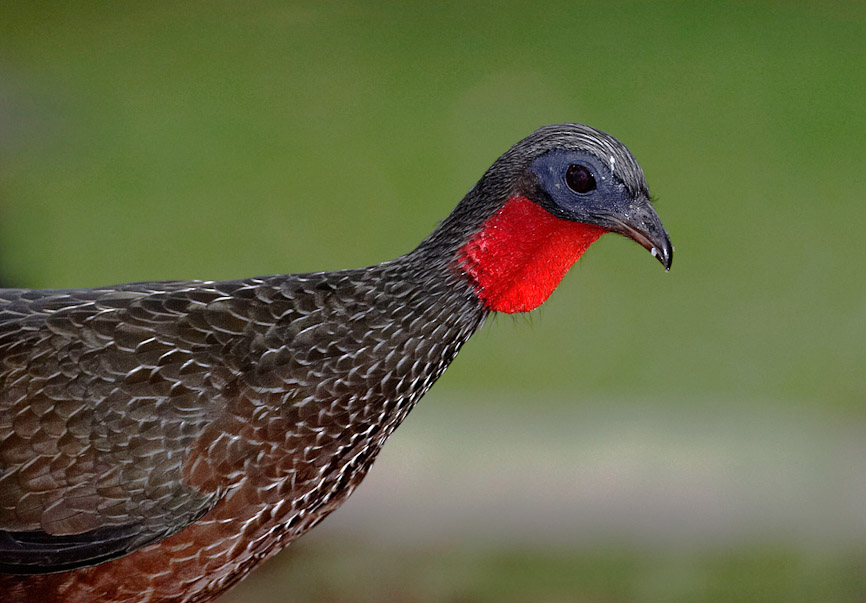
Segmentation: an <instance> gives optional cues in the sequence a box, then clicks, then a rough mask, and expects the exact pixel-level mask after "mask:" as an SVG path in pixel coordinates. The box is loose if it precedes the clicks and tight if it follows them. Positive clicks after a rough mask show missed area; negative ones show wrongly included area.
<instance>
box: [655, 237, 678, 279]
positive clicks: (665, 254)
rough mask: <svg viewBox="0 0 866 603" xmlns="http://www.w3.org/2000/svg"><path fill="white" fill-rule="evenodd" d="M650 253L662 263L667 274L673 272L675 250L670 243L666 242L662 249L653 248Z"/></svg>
mask: <svg viewBox="0 0 866 603" xmlns="http://www.w3.org/2000/svg"><path fill="white" fill-rule="evenodd" d="M650 253H651V254H652V255H653V257H654V258H656V259H657V260H658V261H659V262H660V263H661V265H662V266H664V269H665V272H670V271H671V263H672V262H673V259H674V249H673V246H672V245H671V244H670V242H669V241H664V243H663V244H662V245H661V247H656V246H653V247H652V248H651V249H650Z"/></svg>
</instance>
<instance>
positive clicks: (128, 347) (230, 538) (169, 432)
mask: <svg viewBox="0 0 866 603" xmlns="http://www.w3.org/2000/svg"><path fill="white" fill-rule="evenodd" d="M576 166H577V167H576ZM560 172H561V173H560ZM587 173H588V174H589V178H590V181H587V179H586V178H587ZM590 185H591V187H590ZM587 187H590V188H587ZM584 189H587V190H584ZM605 231H616V232H620V233H623V234H626V235H627V236H630V237H631V238H634V239H635V240H637V241H638V242H640V243H641V244H643V245H644V246H646V247H647V248H648V249H651V250H653V253H654V255H657V256H658V257H659V259H660V260H661V261H662V263H663V264H664V265H665V266H666V267H669V266H670V259H671V246H670V242H669V240H668V238H667V234H666V233H665V231H664V228H663V227H662V226H661V223H660V222H659V220H658V217H657V216H656V215H655V212H654V211H653V210H652V208H651V206H650V204H649V200H648V192H647V188H646V183H645V182H644V179H643V174H642V172H641V171H640V167H639V166H638V165H637V163H636V162H635V160H634V158H633V157H632V156H631V154H630V153H629V152H628V150H627V149H626V148H625V147H624V146H623V145H622V144H620V143H619V142H618V141H616V140H615V139H613V138H612V137H610V136H609V135H607V134H604V133H602V132H599V131H598V130H594V129H592V128H589V127H587V126H582V125H579V124H566V125H560V126H548V127H546V128H542V129H541V130H539V131H537V132H535V133H534V134H533V135H531V136H530V137H528V138H527V139H525V140H523V141H521V142H520V143H518V144H517V145H515V146H514V147H513V148H512V149H511V150H510V151H508V152H507V153H506V154H505V155H503V156H502V157H501V158H500V159H499V160H498V161H497V162H496V163H495V164H494V165H493V166H492V167H491V168H490V170H488V172H487V173H486V174H485V176H484V177H483V178H482V179H481V181H479V183H478V184H477V185H476V186H475V187H473V189H472V190H471V191H470V192H469V193H468V194H467V195H466V197H465V198H464V199H463V201H461V203H460V204H459V205H458V206H457V208H456V209H455V210H454V212H453V213H452V214H451V215H450V216H449V217H448V218H447V219H446V220H445V221H443V223H442V224H440V226H439V227H438V228H437V229H436V230H435V231H434V232H433V234H431V235H430V236H429V237H428V238H427V239H425V240H424V241H423V242H422V243H421V245H420V246H419V247H418V248H417V249H415V250H414V251H412V252H410V253H408V254H406V255H404V256H402V257H400V258H398V259H396V260H393V261H390V262H385V263H383V264H379V265H376V266H371V267H368V268H361V269H354V270H343V271H337V272H322V273H313V274H302V275H275V276H266V277H259V278H250V279H244V280H237V281H227V282H205V281H190V282H156V283H134V284H129V285H121V286H115V287H105V288H97V289H76V290H27V289H6V290H0V572H2V574H0V593H3V600H4V601H7V600H8V601H25V600H42V601H55V600H56V601H94V600H112V601H205V600H209V599H211V598H213V597H215V596H217V595H218V594H220V593H222V592H223V591H225V590H226V589H227V588H228V587H230V586H231V585H232V584H234V583H235V582H237V581H238V580H240V579H241V578H243V576H245V575H246V574H247V573H248V572H249V571H250V570H251V569H252V568H253V567H254V566H255V565H257V564H258V563H260V562H261V561H263V560H264V559H266V558H268V557H270V556H272V555H273V554H275V553H276V552H278V551H279V550H280V549H281V548H282V547H284V546H285V545H287V544H288V543H290V542H291V541H292V540H294V539H295V538H297V537H298V536H300V535H301V534H303V533H304V532H305V531H307V530H308V529H310V528H311V527H313V526H314V525H316V524H317V523H318V522H319V521H321V520H322V519H323V518H324V517H325V516H326V515H328V513H330V512H331V511H332V510H333V509H335V508H336V507H337V506H338V505H339V504H341V503H342V502H343V500H345V498H346V497H347V496H348V495H349V494H350V493H351V492H352V490H353V489H354V488H355V487H356V486H357V485H358V483H360V481H361V480H362V479H363V477H364V475H365V473H366V472H367V470H368V469H369V467H370V465H371V464H372V462H373V459H374V458H375V456H376V454H377V453H378V451H379V449H380V448H381V446H382V445H383V444H384V442H385V440H386V439H387V438H388V436H389V435H390V434H391V433H392V432H393V430H394V429H395V428H396V427H397V426H398V425H399V424H400V422H401V421H402V420H403V418H404V417H405V416H406V414H407V413H408V412H409V410H411V408H412V407H413V406H414V404H415V403H416V402H417V401H418V399H419V398H420V397H421V396H422V395H423V394H424V393H425V392H426V391H427V389H428V388H429V387H430V386H431V385H432V384H433V382H434V381H435V380H436V379H437V378H438V377H439V376H440V375H441V374H442V372H443V371H444V370H445V368H446V367H447V366H448V364H449V363H450V362H451V361H452V360H453V359H454V357H455V356H456V354H457V352H458V351H459V349H460V347H461V346H462V345H463V344H464V343H465V342H466V340H467V339H468V338H469V337H470V336H471V335H472V333H474V332H475V331H476V330H477V329H478V328H479V327H480V326H481V325H482V323H483V322H484V319H485V317H486V316H487V315H488V313H489V312H490V311H496V310H499V311H508V312H512V311H523V310H527V309H530V308H531V307H534V306H536V305H538V304H539V303H541V302H542V301H543V300H544V298H546V296H547V295H548V294H549V293H550V291H551V290H552V288H553V287H555V286H556V283H557V282H558V281H559V278H560V277H561V276H562V274H561V273H562V272H564V271H565V270H566V269H567V268H568V266H569V265H570V264H571V263H573V261H574V260H576V259H577V257H579V255H580V253H582V252H583V250H584V249H585V248H586V247H587V246H588V245H589V244H590V243H591V242H592V241H594V240H595V239H596V238H598V236H599V235H600V234H601V233H602V232H605ZM518 243H519V246H520V249H519V250H518V249H509V248H508V247H509V245H512V247H513V246H516V245H517V244H518ZM503 250H504V251H503ZM539 258H543V261H542V260H540V259H539Z"/></svg>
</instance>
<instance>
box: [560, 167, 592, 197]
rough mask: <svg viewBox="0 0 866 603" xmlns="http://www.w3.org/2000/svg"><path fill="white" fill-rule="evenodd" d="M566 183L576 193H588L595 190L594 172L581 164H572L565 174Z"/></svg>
mask: <svg viewBox="0 0 866 603" xmlns="http://www.w3.org/2000/svg"><path fill="white" fill-rule="evenodd" d="M565 183H566V184H567V185H568V188H570V189H571V190H573V191H574V192H576V193H588V192H589V191H592V190H595V178H593V177H592V172H590V171H589V170H588V169H587V168H585V167H584V166H582V165H580V164H579V163H572V164H571V165H570V166H568V171H567V172H565Z"/></svg>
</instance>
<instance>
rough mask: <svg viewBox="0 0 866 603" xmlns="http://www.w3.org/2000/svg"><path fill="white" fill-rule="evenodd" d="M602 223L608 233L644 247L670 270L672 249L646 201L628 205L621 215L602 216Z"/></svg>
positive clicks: (668, 239) (663, 229) (672, 256)
mask: <svg viewBox="0 0 866 603" xmlns="http://www.w3.org/2000/svg"><path fill="white" fill-rule="evenodd" d="M604 223H605V224H604V225H605V227H606V228H607V229H608V230H609V231H611V232H616V233H619V234H621V235H624V236H626V237H628V238H630V239H632V240H634V241H637V242H638V243H640V244H641V245H643V246H644V247H646V249H647V250H648V251H649V252H650V253H652V254H653V256H655V257H656V258H657V259H658V261H659V262H661V263H662V266H664V267H665V270H670V269H671V262H672V261H673V258H674V248H673V245H671V239H670V237H669V236H668V232H667V230H665V227H664V225H663V224H662V221H661V219H660V218H659V216H658V214H657V213H656V211H655V210H654V209H653V206H652V205H650V202H649V200H648V199H640V200H637V201H635V202H633V203H630V204H629V206H628V209H627V210H626V211H625V212H622V213H621V214H608V215H606V216H604Z"/></svg>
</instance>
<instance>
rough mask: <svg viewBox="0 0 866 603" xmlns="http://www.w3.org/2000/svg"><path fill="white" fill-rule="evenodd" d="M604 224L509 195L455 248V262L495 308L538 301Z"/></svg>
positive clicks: (527, 306)
mask: <svg viewBox="0 0 866 603" xmlns="http://www.w3.org/2000/svg"><path fill="white" fill-rule="evenodd" d="M605 232H606V231H605V229H603V228H601V227H598V226H592V225H590V224H581V223H580V222H569V221H568V220H562V219H560V218H557V217H555V216H553V215H551V214H550V213H548V212H547V211H546V210H545V209H544V208H542V207H540V206H539V205H537V204H536V203H533V202H532V201H530V200H529V199H527V198H525V197H512V198H511V199H509V200H508V201H507V202H506V203H505V205H504V206H503V207H502V209H500V210H499V211H498V212H496V213H495V214H493V216H491V217H490V218H488V219H487V221H486V222H485V223H484V225H483V226H482V228H481V230H480V231H479V232H478V233H477V234H476V235H474V236H473V237H472V238H471V239H469V241H468V242H467V243H466V244H465V245H463V247H461V248H460V254H459V258H460V260H459V261H460V266H461V268H462V269H463V270H464V271H465V272H466V273H467V274H468V275H469V276H471V277H472V279H473V280H474V281H475V284H476V294H477V295H478V297H479V298H480V299H481V300H482V301H484V303H485V304H486V305H487V307H488V308H490V309H491V310H494V311H496V312H506V313H509V314H511V313H514V312H528V311H529V310H532V309H534V308H537V307H538V306H540V305H541V304H542V303H543V302H544V300H546V299H547V298H548V297H549V296H550V294H551V293H553V290H554V289H556V286H557V285H558V284H559V282H560V281H561V280H562V277H563V276H565V273H566V272H568V269H569V268H571V266H572V265H573V264H574V263H575V262H576V261H577V260H578V258H580V256H581V255H583V252H584V251H586V249H587V248H588V247H589V246H590V245H592V244H593V243H594V242H595V241H597V240H598V238H599V237H600V236H601V235H603V234H604V233H605Z"/></svg>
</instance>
